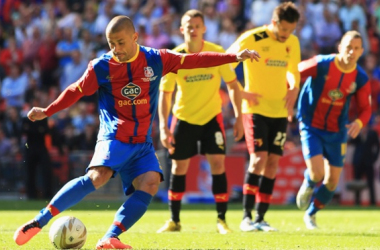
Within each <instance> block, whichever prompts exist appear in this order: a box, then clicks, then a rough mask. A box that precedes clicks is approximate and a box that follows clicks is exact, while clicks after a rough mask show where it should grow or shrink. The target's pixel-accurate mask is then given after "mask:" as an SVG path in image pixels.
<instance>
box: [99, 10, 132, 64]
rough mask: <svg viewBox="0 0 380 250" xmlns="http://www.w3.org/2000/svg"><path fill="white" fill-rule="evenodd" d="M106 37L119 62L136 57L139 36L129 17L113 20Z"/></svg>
mask: <svg viewBox="0 0 380 250" xmlns="http://www.w3.org/2000/svg"><path fill="white" fill-rule="evenodd" d="M106 37H107V42H108V46H109V47H110V49H111V51H112V53H113V54H114V56H115V57H116V58H117V59H118V60H119V61H121V62H124V61H128V60H129V59H131V58H132V57H133V56H134V55H135V53H136V47H137V44H136V41H137V38H138V34H137V33H136V31H135V27H134V25H133V22H132V20H131V19H130V18H129V17H127V16H116V17H114V18H112V20H111V21H110V22H109V23H108V25H107V28H106Z"/></svg>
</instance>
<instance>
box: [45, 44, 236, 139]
mask: <svg viewBox="0 0 380 250" xmlns="http://www.w3.org/2000/svg"><path fill="white" fill-rule="evenodd" d="M137 47H138V49H137V52H136V55H135V56H134V57H133V58H131V59H130V60H129V61H127V62H118V61H117V59H115V58H114V57H113V54H112V52H111V51H110V52H108V53H106V54H103V55H102V56H100V57H99V58H96V59H94V60H92V61H91V62H90V63H89V65H88V68H87V70H86V72H85V73H84V75H83V76H82V77H81V78H80V79H79V80H78V81H77V82H75V83H73V84H71V85H70V86H69V87H68V88H67V89H66V90H64V91H63V92H62V93H61V95H60V96H59V97H58V98H57V100H55V101H54V102H53V103H52V104H50V105H49V107H47V108H46V109H45V110H44V112H45V113H46V115H47V116H51V115H52V114H54V113H56V112H58V111H59V110H62V109H64V108H67V107H69V106H70V105H72V104H73V103H75V102H76V101H77V100H79V99H80V98H81V97H82V96H84V95H91V94H93V93H95V92H96V91H98V99H99V118H100V128H99V134H98V140H112V139H117V140H120V141H122V142H126V143H140V142H145V141H148V142H151V141H152V138H151V132H152V123H153V119H154V116H155V114H156V111H157V103H158V93H159V84H160V80H161V77H162V76H163V75H165V74H167V73H169V72H173V73H176V72H177V71H178V70H179V69H191V68H204V67H213V66H217V65H221V64H225V63H231V62H236V55H235V54H220V53H214V52H203V53H198V54H180V53H176V52H173V51H170V50H166V49H161V50H157V49H152V48H149V47H144V46H137Z"/></svg>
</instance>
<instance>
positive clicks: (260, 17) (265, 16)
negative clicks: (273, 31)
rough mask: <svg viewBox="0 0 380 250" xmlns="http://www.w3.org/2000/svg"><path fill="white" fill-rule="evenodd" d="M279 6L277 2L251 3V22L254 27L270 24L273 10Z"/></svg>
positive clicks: (261, 0) (262, 1)
mask: <svg viewBox="0 0 380 250" xmlns="http://www.w3.org/2000/svg"><path fill="white" fill-rule="evenodd" d="M278 4H279V1H278V0H260V1H253V3H252V6H251V8H252V16H251V22H252V24H253V25H254V27H259V26H262V25H264V24H267V23H270V21H271V19H272V13H273V10H274V8H276V6H277V5H278Z"/></svg>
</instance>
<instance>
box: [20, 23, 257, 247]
mask: <svg viewBox="0 0 380 250" xmlns="http://www.w3.org/2000/svg"><path fill="white" fill-rule="evenodd" d="M106 37H107V41H108V45H109V47H110V49H111V50H110V51H109V52H108V53H105V54H103V55H102V56H100V57H99V58H97V59H94V60H92V61H91V62H90V63H89V65H88V68H87V70H86V72H85V73H84V75H83V76H82V77H81V78H80V79H79V80H78V81H77V82H75V83H73V84H72V85H70V86H69V87H67V88H66V89H65V90H64V91H63V92H62V93H61V95H60V96H59V97H58V98H57V99H56V100H55V101H54V102H53V103H51V104H50V105H49V106H48V107H47V108H40V107H33V108H32V109H31V110H30V111H29V113H28V118H29V119H30V120H32V121H37V120H42V119H44V118H46V117H48V116H51V115H53V114H54V113H56V112H58V111H60V110H62V109H65V108H67V107H69V106H70V105H72V104H73V103H75V102H76V101H78V100H79V99H80V98H81V97H83V96H84V95H91V94H93V93H95V92H96V91H98V98H99V100H98V101H99V118H100V128H99V134H98V142H97V144H96V147H95V153H94V156H93V158H92V160H91V162H90V164H89V166H88V167H87V169H86V174H85V175H84V176H81V177H78V178H76V179H73V180H71V181H70V182H68V183H66V184H65V185H64V186H63V187H62V188H61V190H60V191H59V192H58V193H57V194H56V195H55V196H54V197H53V199H52V200H51V201H50V202H49V204H48V205H47V207H45V208H44V209H42V210H41V212H40V213H39V214H37V215H36V217H35V218H34V219H33V220H31V221H29V222H27V223H26V224H24V225H22V226H21V227H19V228H18V229H17V230H16V232H15V234H14V237H13V238H14V240H15V242H16V244H18V245H23V244H25V243H27V242H28V241H29V240H30V239H32V237H33V236H35V235H36V234H37V233H39V232H40V231H41V228H42V227H43V226H45V225H46V224H47V223H48V222H49V221H50V220H51V219H52V217H54V216H56V215H57V214H59V213H61V212H63V211H64V210H66V209H68V208H69V207H71V206H73V205H75V204H76V203H78V202H79V201H80V200H82V199H83V198H84V197H85V196H86V195H88V194H89V193H91V192H93V191H95V190H96V189H98V188H100V187H101V186H103V185H105V184H106V183H107V182H108V180H109V179H110V178H112V177H114V176H115V175H117V174H120V176H121V180H122V185H123V189H124V192H125V194H126V195H130V197H129V199H128V200H127V201H126V202H124V203H123V204H122V205H121V207H120V209H119V210H118V211H117V212H116V215H115V217H114V222H113V223H112V225H111V226H110V228H109V229H108V231H107V232H106V234H105V235H104V236H103V238H102V239H100V240H99V242H98V243H97V245H96V248H97V249H128V248H131V246H129V245H126V244H124V243H122V242H121V241H120V240H119V238H118V236H119V235H120V234H121V233H123V232H125V231H127V230H128V229H129V228H131V227H132V225H133V224H134V223H136V222H137V221H138V220H139V219H140V218H141V217H142V216H143V214H144V213H145V211H146V210H147V208H148V205H149V204H150V202H151V200H152V196H153V195H154V194H155V193H156V192H157V190H158V186H159V183H160V181H162V179H163V178H162V170H161V167H160V164H159V162H158V159H157V157H156V154H155V150H154V148H153V145H152V138H151V132H152V122H153V119H154V114H155V113H156V110H157V101H158V88H159V83H160V79H161V76H163V75H165V74H167V73H169V72H173V73H176V72H177V71H178V70H179V69H189V68H197V67H201V68H204V67H212V66H217V65H221V64H225V63H231V62H236V61H242V60H245V59H251V60H258V54H257V52H255V51H249V50H244V51H242V52H239V53H235V54H233V53H230V54H222V53H211V52H208V53H199V54H192V55H183V54H179V53H175V52H172V51H170V50H166V49H161V50H156V49H152V48H148V47H144V46H140V45H138V44H137V43H136V41H137V38H138V34H137V33H136V32H135V28H134V25H133V23H132V21H131V20H130V18H129V17H127V16H117V17H114V18H113V19H112V20H111V21H110V23H109V24H108V26H107V28H106Z"/></svg>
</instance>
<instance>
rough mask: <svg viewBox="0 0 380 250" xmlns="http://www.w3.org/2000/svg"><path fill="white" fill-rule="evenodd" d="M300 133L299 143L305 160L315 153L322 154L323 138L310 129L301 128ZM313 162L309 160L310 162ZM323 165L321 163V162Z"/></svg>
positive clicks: (315, 154)
mask: <svg viewBox="0 0 380 250" xmlns="http://www.w3.org/2000/svg"><path fill="white" fill-rule="evenodd" d="M300 134H301V137H300V139H301V145H302V154H303V157H304V159H305V160H309V159H311V158H313V157H315V156H317V155H320V156H321V157H322V156H323V140H322V138H321V137H320V135H318V134H317V133H314V132H313V131H312V130H310V129H306V128H302V129H301V131H300ZM311 163H313V162H312V161H310V164H311ZM322 166H323V163H322ZM322 166H321V167H322Z"/></svg>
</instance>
